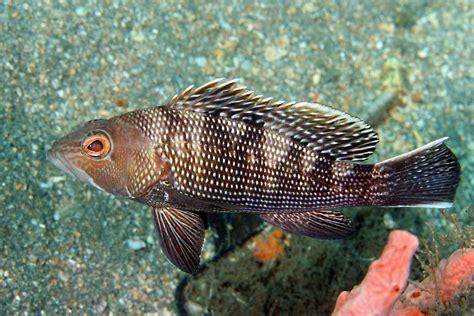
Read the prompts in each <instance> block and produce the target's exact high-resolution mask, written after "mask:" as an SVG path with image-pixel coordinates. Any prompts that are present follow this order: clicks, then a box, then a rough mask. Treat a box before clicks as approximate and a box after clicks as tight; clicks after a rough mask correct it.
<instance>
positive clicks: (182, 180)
mask: <svg viewBox="0 0 474 316" xmlns="http://www.w3.org/2000/svg"><path fill="white" fill-rule="evenodd" d="M234 84H235V82H233V81H231V82H223V81H220V80H215V81H212V82H210V83H208V84H206V85H204V86H202V87H200V88H197V89H194V90H193V89H192V88H188V89H187V90H185V91H184V92H183V93H181V94H180V95H179V96H175V97H174V98H173V99H172V100H171V101H170V102H169V104H167V105H166V106H163V107H156V108H151V109H145V110H138V111H133V112H129V113H126V114H123V115H121V116H118V117H115V118H112V119H110V120H99V121H94V122H91V123H89V124H88V125H86V127H85V128H84V129H82V130H80V131H77V132H75V133H72V134H70V135H68V136H66V137H65V138H63V139H61V140H59V141H58V142H56V143H55V144H54V146H53V149H52V150H51V151H50V153H49V157H50V159H51V160H52V161H53V163H55V164H56V165H57V166H58V167H59V168H61V169H63V170H64V171H66V172H67V173H69V174H72V175H74V176H76V177H78V178H79V179H81V180H83V181H85V182H88V183H90V184H92V185H94V186H96V187H98V188H99V189H102V190H104V191H107V192H110V193H112V194H115V195H119V196H123V197H127V198H130V199H134V200H137V201H139V202H142V203H145V204H147V205H150V206H151V207H152V209H153V212H152V214H153V218H154V222H155V227H156V230H157V233H158V236H159V239H160V243H161V245H162V247H163V251H164V252H165V254H166V255H167V257H168V258H169V259H170V260H171V261H172V262H173V263H174V264H175V265H177V266H178V267H179V268H181V269H182V270H184V271H186V272H191V273H192V272H195V271H196V270H197V268H198V266H199V254H200V250H201V247H202V242H203V238H204V227H205V224H204V218H203V217H202V216H201V215H202V214H201V213H202V212H254V213H258V214H259V215H260V217H261V218H262V219H263V220H264V221H266V222H268V223H271V224H273V225H276V226H279V227H281V228H283V229H285V230H286V231H289V232H292V233H297V234H301V235H306V236H310V237H317V238H325V239H335V238H345V237H348V236H350V235H351V234H352V233H353V232H354V230H353V228H352V226H351V222H350V220H348V219H347V218H345V217H344V216H343V215H342V214H341V213H339V212H337V211H334V209H336V208H340V207H350V206H364V205H367V206H368V205H378V206H430V207H448V206H450V205H451V203H452V201H453V199H454V194H455V190H456V187H457V184H458V181H459V172H460V171H459V164H458V163H457V160H456V157H455V156H454V155H453V154H452V153H451V151H450V150H449V149H448V148H447V147H446V146H445V145H444V141H445V140H446V138H444V139H440V140H437V141H435V142H432V143H430V144H428V145H425V146H423V147H421V148H419V149H416V150H414V151H412V152H410V153H407V154H404V155H401V156H399V157H395V158H392V159H389V160H386V161H384V162H381V163H378V164H375V165H362V164H358V163H357V161H360V160H365V159H366V158H367V157H368V156H369V155H370V154H372V152H373V151H374V150H375V145H376V143H377V141H378V139H377V135H376V133H375V132H374V131H373V130H372V128H371V127H370V126H368V125H367V124H365V123H364V122H363V121H361V120H360V119H358V118H355V117H352V116H349V115H348V114H346V113H343V112H341V111H338V110H335V109H333V108H330V107H327V106H324V105H321V104H313V103H285V102H272V101H271V99H269V98H267V99H263V98H261V97H260V96H255V95H254V94H253V93H252V92H247V91H245V89H244V88H241V87H234Z"/></svg>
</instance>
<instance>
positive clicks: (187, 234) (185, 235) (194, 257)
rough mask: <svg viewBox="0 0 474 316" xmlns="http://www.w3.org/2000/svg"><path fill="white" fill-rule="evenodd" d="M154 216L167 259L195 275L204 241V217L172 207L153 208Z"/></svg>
mask: <svg viewBox="0 0 474 316" xmlns="http://www.w3.org/2000/svg"><path fill="white" fill-rule="evenodd" d="M152 215H153V220H154V223H155V229H156V232H157V234H158V238H159V240H160V245H161V247H162V249H163V252H164V253H165V255H166V257H168V259H169V260H170V261H171V262H172V263H173V264H174V265H175V266H177V267H178V268H180V269H181V270H183V271H184V272H187V273H195V272H196V271H197V269H198V267H199V256H200V254H201V248H202V244H203V241H204V229H205V226H204V220H203V217H202V216H201V215H200V214H199V213H194V212H189V211H183V210H178V209H175V208H170V207H163V208H153V209H152Z"/></svg>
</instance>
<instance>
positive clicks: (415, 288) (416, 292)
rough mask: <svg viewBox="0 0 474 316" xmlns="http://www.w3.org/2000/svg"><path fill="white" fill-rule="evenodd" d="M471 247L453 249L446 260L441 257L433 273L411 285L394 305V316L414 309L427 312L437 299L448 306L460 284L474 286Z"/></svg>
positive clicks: (460, 286) (473, 250)
mask: <svg viewBox="0 0 474 316" xmlns="http://www.w3.org/2000/svg"><path fill="white" fill-rule="evenodd" d="M473 276H474V249H467V250H464V251H463V250H462V249H459V250H457V251H455V252H454V253H453V254H452V255H451V256H450V257H449V258H448V259H447V260H442V261H441V263H440V265H439V267H438V268H437V269H436V271H435V273H434V275H430V276H428V277H427V278H426V279H424V280H423V281H421V282H420V283H418V284H410V285H409V286H408V287H407V289H406V291H405V292H404V293H403V295H402V299H401V300H400V301H398V302H397V303H396V304H395V306H394V308H393V315H398V316H401V315H407V311H408V310H413V309H414V308H416V309H417V310H419V311H423V312H428V311H429V309H430V306H431V305H432V304H433V303H435V300H436V299H438V300H439V301H440V302H441V303H442V304H445V305H447V304H448V303H449V301H450V300H451V299H452V298H453V297H454V296H455V294H456V293H458V291H459V289H462V288H463V287H472V286H473V279H472V278H473Z"/></svg>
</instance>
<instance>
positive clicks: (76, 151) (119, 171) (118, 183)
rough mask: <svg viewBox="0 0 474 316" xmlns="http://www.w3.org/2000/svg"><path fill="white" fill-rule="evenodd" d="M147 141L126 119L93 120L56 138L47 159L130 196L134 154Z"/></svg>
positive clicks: (90, 181)
mask: <svg viewBox="0 0 474 316" xmlns="http://www.w3.org/2000/svg"><path fill="white" fill-rule="evenodd" d="M149 143H150V142H149V140H148V139H146V137H145V136H144V135H143V133H140V131H139V130H138V129H137V128H135V127H134V126H132V125H129V124H127V123H125V122H117V121H116V120H114V119H111V120H102V119H101V120H93V121H90V122H88V123H86V124H85V125H84V126H83V127H82V128H80V129H79V130H77V131H75V132H72V133H70V134H68V135H66V136H64V137H63V138H61V139H59V140H57V141H56V142H55V143H54V144H53V146H52V148H51V149H50V150H49V152H48V159H49V160H50V161H51V162H52V163H53V164H54V165H55V166H56V167H58V168H59V169H61V170H62V171H63V172H65V173H67V174H69V175H71V176H74V177H76V178H77V179H79V180H81V181H83V182H85V183H88V184H91V185H92V186H94V187H96V188H98V189H100V190H102V191H106V192H108V193H111V194H114V195H118V196H123V197H128V198H133V197H134V196H133V194H132V193H131V192H130V182H131V181H133V179H132V175H131V169H133V166H134V165H136V163H137V162H136V161H133V158H134V156H136V155H137V154H138V153H139V152H143V149H144V148H146V147H147V146H150V144H149ZM135 169H136V168H135ZM135 182H136V181H135Z"/></svg>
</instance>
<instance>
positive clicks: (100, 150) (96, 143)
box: [83, 134, 110, 157]
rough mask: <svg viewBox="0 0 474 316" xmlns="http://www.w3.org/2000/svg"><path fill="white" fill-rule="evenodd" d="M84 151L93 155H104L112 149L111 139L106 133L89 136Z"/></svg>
mask: <svg viewBox="0 0 474 316" xmlns="http://www.w3.org/2000/svg"><path fill="white" fill-rule="evenodd" d="M83 149H84V152H85V153H86V154H87V155H88V156H91V157H102V156H105V155H107V154H108V153H109V151H110V141H109V139H108V138H107V136H105V135H104V134H97V135H93V136H91V137H89V138H87V139H86V140H85V141H84V144H83Z"/></svg>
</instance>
